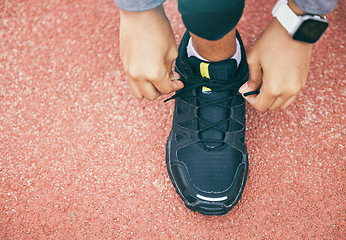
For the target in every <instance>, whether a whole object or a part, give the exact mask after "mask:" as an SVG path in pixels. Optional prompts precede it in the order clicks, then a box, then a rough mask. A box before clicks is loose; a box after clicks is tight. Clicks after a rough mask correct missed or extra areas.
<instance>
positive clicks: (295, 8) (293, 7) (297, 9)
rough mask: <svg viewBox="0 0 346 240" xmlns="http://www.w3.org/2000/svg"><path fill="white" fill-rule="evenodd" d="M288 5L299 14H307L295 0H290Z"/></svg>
mask: <svg viewBox="0 0 346 240" xmlns="http://www.w3.org/2000/svg"><path fill="white" fill-rule="evenodd" d="M288 6H289V7H290V8H291V10H292V11H293V12H294V13H295V14H297V15H298V16H300V15H304V14H306V12H305V11H303V10H302V9H301V8H300V7H298V5H297V4H296V3H295V2H294V1H293V0H288Z"/></svg>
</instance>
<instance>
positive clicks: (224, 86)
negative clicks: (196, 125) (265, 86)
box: [164, 75, 259, 143]
mask: <svg viewBox="0 0 346 240" xmlns="http://www.w3.org/2000/svg"><path fill="white" fill-rule="evenodd" d="M247 78H248V75H247V76H245V77H244V78H243V79H241V81H239V80H238V79H234V80H218V79H207V78H187V79H184V81H183V82H184V85H187V86H188V87H184V88H183V89H181V90H180V91H178V92H176V93H175V94H174V95H173V96H172V97H170V98H168V99H166V100H165V101H164V102H167V101H170V100H172V99H175V98H178V97H179V96H182V95H184V94H185V93H187V92H189V91H191V90H193V89H197V88H200V87H203V86H204V87H208V88H210V89H212V91H216V92H217V91H226V90H234V91H235V92H234V93H233V94H230V96H228V97H224V98H220V99H218V100H208V99H205V98H202V97H200V96H198V95H197V94H196V99H197V117H196V119H197V121H200V122H202V123H204V124H205V125H206V127H204V128H201V129H198V137H199V136H200V133H201V132H203V131H205V130H207V129H211V128H213V129H216V130H218V131H220V132H222V133H223V134H225V133H226V131H225V130H224V129H222V128H220V127H219V125H220V124H222V123H225V122H229V121H230V120H231V119H232V118H231V116H229V117H227V118H225V119H223V120H221V121H218V122H216V123H210V122H208V121H206V120H204V119H202V118H201V117H199V111H198V110H199V109H201V108H203V107H207V106H211V105H214V106H215V105H217V106H221V107H224V108H227V110H228V111H231V108H232V107H231V104H229V105H226V104H224V102H226V101H228V100H231V99H232V98H234V96H235V94H236V91H238V89H239V86H241V85H242V84H244V83H245V82H246V80H247ZM258 93H259V91H258V90H257V91H253V92H249V93H247V96H248V95H251V94H258ZM201 100H202V101H204V102H205V103H203V104H199V103H200V102H201ZM199 139H200V141H203V142H212V143H223V140H219V139H201V138H200V137H199Z"/></svg>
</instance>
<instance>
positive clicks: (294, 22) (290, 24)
mask: <svg viewBox="0 0 346 240" xmlns="http://www.w3.org/2000/svg"><path fill="white" fill-rule="evenodd" d="M287 3H288V2H287V0H278V2H277V3H276V5H275V6H274V8H273V11H272V14H273V17H276V19H277V20H278V21H279V22H280V24H281V25H282V26H283V27H284V28H285V29H286V30H287V32H288V33H289V34H290V35H293V34H294V33H295V31H296V30H297V27H298V26H299V25H300V19H299V17H298V16H297V15H296V14H295V13H294V12H293V11H292V9H291V8H290V7H289V6H288V4H287Z"/></svg>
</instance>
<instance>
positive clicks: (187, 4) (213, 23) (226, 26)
mask: <svg viewBox="0 0 346 240" xmlns="http://www.w3.org/2000/svg"><path fill="white" fill-rule="evenodd" d="M178 4H179V5H178V6H179V12H180V13H181V15H182V19H183V21H184V24H185V26H186V28H187V30H189V31H190V32H192V33H194V34H196V35H197V36H199V37H202V38H205V39H208V40H218V39H220V38H222V37H223V36H225V35H226V34H227V33H228V32H229V31H231V30H232V29H233V28H234V27H235V26H236V25H237V23H238V22H239V19H240V17H241V15H242V13H243V9H244V0H178Z"/></svg>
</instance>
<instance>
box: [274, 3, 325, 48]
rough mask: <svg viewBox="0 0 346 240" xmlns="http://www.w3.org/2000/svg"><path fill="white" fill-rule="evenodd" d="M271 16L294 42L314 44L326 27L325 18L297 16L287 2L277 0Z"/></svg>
mask: <svg viewBox="0 0 346 240" xmlns="http://www.w3.org/2000/svg"><path fill="white" fill-rule="evenodd" d="M272 14H273V16H274V17H276V19H277V20H278V21H279V22H280V24H281V25H282V26H283V27H284V28H285V29H286V30H287V32H288V33H289V34H290V35H291V36H292V38H293V39H294V40H297V41H301V42H306V43H315V42H317V40H318V39H319V38H320V37H321V36H322V34H323V33H324V31H325V30H326V29H327V27H328V20H327V19H326V17H321V16H319V15H313V14H305V15H301V16H297V15H296V14H295V13H294V12H293V11H292V9H291V8H290V7H289V6H288V4H287V0H278V2H277V3H276V5H275V7H274V8H273V11H272Z"/></svg>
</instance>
